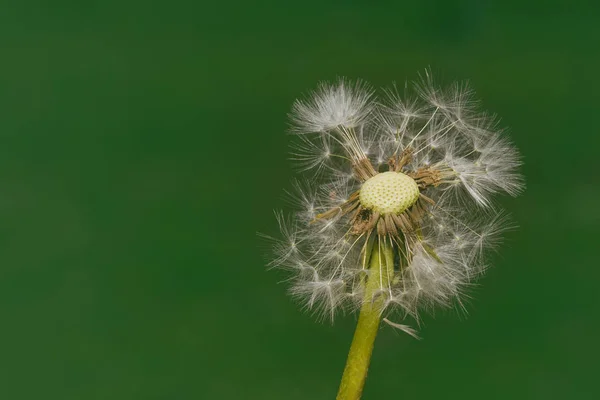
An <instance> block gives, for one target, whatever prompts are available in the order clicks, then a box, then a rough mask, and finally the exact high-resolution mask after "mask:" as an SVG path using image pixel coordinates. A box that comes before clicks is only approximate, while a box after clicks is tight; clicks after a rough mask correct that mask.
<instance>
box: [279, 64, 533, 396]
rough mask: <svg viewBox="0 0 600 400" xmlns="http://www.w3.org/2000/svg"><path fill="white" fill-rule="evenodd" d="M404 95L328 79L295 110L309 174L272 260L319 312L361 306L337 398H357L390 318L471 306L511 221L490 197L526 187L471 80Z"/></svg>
mask: <svg viewBox="0 0 600 400" xmlns="http://www.w3.org/2000/svg"><path fill="white" fill-rule="evenodd" d="M413 87H414V95H412V96H411V95H409V96H408V97H406V98H404V97H403V96H401V95H400V94H399V93H398V91H397V90H396V89H395V88H394V89H390V90H385V91H384V93H383V98H382V99H377V98H375V95H374V91H373V89H371V87H370V86H369V85H367V84H366V83H364V82H361V81H358V82H351V81H349V80H346V79H339V80H338V81H337V82H336V83H333V84H330V83H325V82H324V83H321V84H320V85H319V87H318V89H317V90H316V91H315V92H312V93H310V94H309V96H308V97H307V98H305V99H302V100H297V101H296V102H295V103H294V105H293V108H292V113H291V114H290V117H291V120H292V124H293V126H292V129H291V132H292V133H293V134H294V135H295V136H296V139H297V141H296V142H295V143H294V144H293V145H292V148H293V155H292V159H293V160H294V161H295V162H296V163H297V164H298V166H299V168H300V169H301V170H302V171H304V173H308V174H309V176H308V177H307V179H306V180H305V181H295V182H294V184H293V189H294V190H293V191H290V192H287V194H288V197H290V198H291V200H292V203H293V204H295V205H296V206H297V207H299V210H298V211H297V212H296V213H295V214H293V215H290V216H284V215H283V214H282V213H277V214H276V216H277V220H278V222H279V225H280V228H281V232H282V238H281V239H273V241H274V245H273V254H274V256H273V258H272V261H271V262H270V266H272V267H278V268H283V269H286V270H289V271H290V272H291V273H292V274H291V278H290V282H291V287H290V294H291V295H292V296H293V297H294V298H296V299H298V300H299V301H300V302H301V304H302V305H303V307H304V308H305V309H307V310H309V311H311V312H313V313H316V314H317V315H318V317H320V318H326V319H330V320H333V319H334V318H335V316H336V315H337V314H338V313H339V312H344V311H350V312H353V311H357V312H359V317H358V323H357V328H356V332H355V335H354V339H353V342H352V345H351V348H350V352H349V355H348V361H347V364H346V368H345V370H344V374H343V377H342V382H341V385H340V389H339V392H338V397H337V398H338V399H339V400H342V399H359V398H360V396H361V393H362V388H363V386H364V381H365V377H366V373H367V369H368V366H369V360H370V357H371V352H372V349H373V344H374V340H375V336H376V334H377V331H378V329H379V326H380V324H381V322H382V321H383V322H385V323H387V324H388V325H390V326H392V327H394V328H397V329H400V330H402V331H404V332H406V333H407V334H409V335H411V336H413V337H417V338H418V335H417V332H416V330H415V329H414V328H413V327H410V326H409V325H405V324H400V323H397V322H395V320H397V319H404V318H405V317H412V319H413V320H414V321H415V322H416V323H417V324H418V323H419V320H420V313H421V312H422V311H433V310H434V308H435V307H438V306H441V307H451V306H454V305H459V306H460V307H462V304H463V301H464V299H465V296H466V293H465V292H466V289H467V288H468V287H469V285H470V284H472V283H473V281H474V280H475V279H476V278H477V277H479V276H480V275H481V274H482V273H483V272H484V271H485V269H486V267H487V264H486V263H485V252H486V250H488V249H493V248H495V247H496V246H497V245H498V243H499V239H500V235H501V234H502V233H503V232H504V231H505V230H506V229H508V228H510V227H511V224H510V222H509V220H508V218H507V217H506V214H505V213H504V212H503V211H501V210H500V208H499V207H498V206H497V205H496V204H495V203H494V199H493V196H494V195H496V194H498V193H508V194H509V195H512V196H516V195H518V194H519V193H520V192H521V191H522V190H523V188H524V181H523V178H522V176H521V175H520V174H519V173H518V168H519V166H520V165H521V160H520V156H519V153H518V151H517V150H516V148H515V147H514V146H513V145H512V143H511V142H510V141H509V139H508V138H507V137H506V136H505V135H504V134H503V132H502V131H501V130H498V129H497V125H496V123H495V120H494V118H493V117H492V116H490V115H489V114H486V113H482V112H479V111H478V110H477V107H476V105H477V104H476V102H475V101H474V99H473V92H472V91H471V90H470V89H469V87H468V86H467V85H466V84H455V85H453V86H451V87H449V88H447V89H441V88H439V87H438V86H436V85H434V83H433V81H432V79H431V75H430V73H429V72H428V71H426V73H425V76H424V77H423V78H422V79H421V80H420V81H419V82H417V83H416V84H414V85H413Z"/></svg>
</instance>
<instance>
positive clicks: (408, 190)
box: [359, 171, 419, 214]
mask: <svg viewBox="0 0 600 400" xmlns="http://www.w3.org/2000/svg"><path fill="white" fill-rule="evenodd" d="M359 198H360V204H361V205H362V206H363V207H364V208H366V209H369V210H373V211H374V212H378V213H380V214H400V213H402V212H404V211H405V210H406V209H408V208H409V207H410V206H412V205H413V204H415V202H416V201H417V200H418V199H419V186H418V185H417V182H415V180H414V179H413V178H411V177H410V176H408V175H404V174H403V173H402V172H395V171H387V172H384V173H382V174H377V175H375V176H374V177H372V178H369V179H367V181H366V182H365V183H363V185H362V187H361V188H360V195H359Z"/></svg>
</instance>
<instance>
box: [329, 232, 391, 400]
mask: <svg viewBox="0 0 600 400" xmlns="http://www.w3.org/2000/svg"><path fill="white" fill-rule="evenodd" d="M393 274H394V252H393V247H392V244H391V243H388V242H387V241H386V240H385V238H382V237H381V236H380V237H379V238H378V239H377V240H375V241H374V243H373V250H372V251H371V258H370V261H369V277H368V280H367V283H366V286H365V297H364V299H363V305H362V307H361V309H360V315H359V317H358V323H357V325H356V331H355V332H354V338H353V339H352V345H351V346H350V352H349V353H348V360H347V361H346V368H345V369H344V374H343V375H342V382H341V383H340V389H339V391H338V395H337V400H358V399H360V396H361V394H362V391H363V387H364V385H365V379H366V378H367V371H368V369H369V364H370V361H371V353H372V352H373V345H374V343H375V337H376V336H377V331H378V330H379V324H380V322H381V311H382V308H383V297H382V296H378V295H377V291H378V290H380V289H381V288H386V287H387V286H388V283H389V282H390V280H391V279H392V276H393Z"/></svg>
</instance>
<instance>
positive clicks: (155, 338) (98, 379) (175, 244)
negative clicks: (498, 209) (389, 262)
mask: <svg viewBox="0 0 600 400" xmlns="http://www.w3.org/2000/svg"><path fill="white" fill-rule="evenodd" d="M595 4H597V3H596V2H591V1H590V2H587V3H586V2H567V1H564V2H557V1H541V0H540V1H529V2H527V1H497V2H492V1H476V0H473V1H464V2H461V1H455V0H450V1H449V0H446V1H427V2H418V1H411V2H400V1H385V2H373V1H364V2H358V1H346V2H344V1H335V2H323V1H314V2H308V1H303V2H274V1H272V2H262V1H257V2H254V1H248V2H242V1H239V2H229V1H221V2H215V3H213V2H203V1H179V0H173V1H169V2H153V1H137V2H134V1H110V0H105V1H87V2H78V1H60V0H55V1H35V2H33V1H0V10H1V11H0V50H1V53H0V54H1V59H0V399H7V400H22V399H36V400H37V399H61V400H62V399H64V400H69V399H85V400H88V399H89V400H94V399H115V400H117V399H128V400H129V399H264V400H269V399H290V400H300V399H302V400H304V399H315V400H319V399H324V400H325V399H333V398H334V397H335V393H336V390H337V385H338V382H339V378H340V376H341V372H342V369H343V365H344V361H345V357H346V352H347V350H348V346H349V343H350V340H351V337H352V332H353V326H354V323H355V317H354V316H347V317H346V318H342V319H340V320H339V321H338V322H336V324H335V325H334V326H331V325H328V324H320V323H316V322H315V321H314V319H313V318H311V317H310V316H309V315H306V314H303V313H302V312H301V311H299V310H298V307H297V306H296V305H295V304H293V303H292V301H291V300H290V299H289V298H288V297H287V296H286V293H285V289H286V287H285V285H284V284H278V282H280V281H281V280H282V279H283V277H284V276H283V275H282V274H280V273H278V272H274V271H270V272H267V271H265V268H264V260H263V255H264V252H265V251H266V249H265V248H264V246H262V245H261V242H260V240H259V239H258V238H257V236H256V232H257V231H260V232H265V233H269V234H275V233H276V224H275V221H274V218H273V214H272V209H273V208H282V207H285V202H284V201H283V200H282V199H281V193H282V190H283V189H284V188H286V187H289V186H288V182H289V180H290V178H291V177H292V176H293V174H294V172H293V169H292V168H291V166H290V163H289V161H288V159H287V157H288V155H287V151H288V143H289V137H288V136H286V134H285V131H286V128H287V118H286V113H287V112H288V111H289V109H290V105H291V103H292V102H293V100H294V99H295V98H296V97H297V96H298V95H300V94H301V93H303V92H306V91H307V90H309V89H311V88H313V87H314V86H315V84H316V82H317V81H319V80H322V79H333V78H335V77H336V76H338V75H343V76H348V77H352V78H358V77H360V78H363V79H365V80H368V81H370V82H372V83H373V84H374V85H376V86H383V85H388V84H389V83H391V82H392V81H398V82H403V81H405V80H406V79H409V80H410V79H415V78H416V77H417V74H418V72H419V71H423V69H424V68H426V67H427V66H431V68H432V69H433V71H434V72H435V73H436V75H437V76H438V80H439V81H441V82H445V83H449V82H451V81H453V80H455V79H466V78H468V79H470V80H471V82H472V84H473V87H474V88H475V89H476V90H477V92H478V94H479V96H480V97H481V98H482V99H483V106H484V107H485V108H486V109H490V110H493V111H495V112H497V113H498V114H499V115H500V116H502V123H503V125H505V126H508V127H510V128H511V135H512V138H513V140H514V141H515V142H516V144H517V146H518V147H519V148H520V149H521V151H522V153H523V155H524V159H525V166H524V168H523V172H524V173H525V175H526V178H527V183H528V189H527V191H526V192H525V194H524V195H523V196H521V197H520V198H518V199H508V198H507V199H504V200H503V204H504V205H505V207H506V208H507V209H508V210H509V211H510V212H511V213H512V214H513V216H514V219H515V220H516V221H517V222H518V224H519V225H520V229H519V230H518V231H515V232H511V233H510V234H508V235H507V242H506V244H505V245H504V246H503V248H502V250H501V252H500V254H499V255H498V256H495V257H494V259H493V263H494V265H495V266H494V268H493V269H491V270H490V272H489V274H488V275H487V276H486V277H485V278H484V279H483V280H482V281H481V286H479V287H478V288H476V289H475V290H474V292H473V299H472V300H471V301H470V304H469V305H468V310H469V313H470V315H469V316H468V318H461V317H458V316H456V315H455V314H453V313H448V312H440V313H439V314H438V315H436V316H435V318H432V317H427V318H425V320H424V325H423V327H422V330H421V335H422V336H423V337H424V340H422V341H416V340H413V339H412V338H410V337H409V336H407V335H405V334H399V333H397V332H395V331H394V330H392V329H391V328H389V327H388V328H383V329H382V330H381V333H380V335H379V337H378V340H377V343H376V346H375V353H374V358H373V363H372V366H371V370H370V374H369V378H368V380H367V386H366V389H365V393H364V399H365V400H369V399H378V400H383V399H440V398H447V399H461V400H467V399H477V400H480V399H544V400H546V399H597V398H600V389H599V388H598V384H597V379H598V378H597V373H598V356H599V355H600V345H599V342H598V337H599V335H600V313H599V312H600V307H599V303H600V301H599V293H600V290H599V289H598V285H599V283H598V282H599V280H600V262H599V260H598V246H599V239H600V235H599V229H598V228H599V226H600V201H599V200H600V178H599V177H600V174H599V172H598V169H597V166H598V154H599V150H600V132H599V123H598V107H599V104H600V79H599V76H598V71H599V70H600V52H599V48H600V28H598V21H599V20H600V10H599V6H597V5H595Z"/></svg>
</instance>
